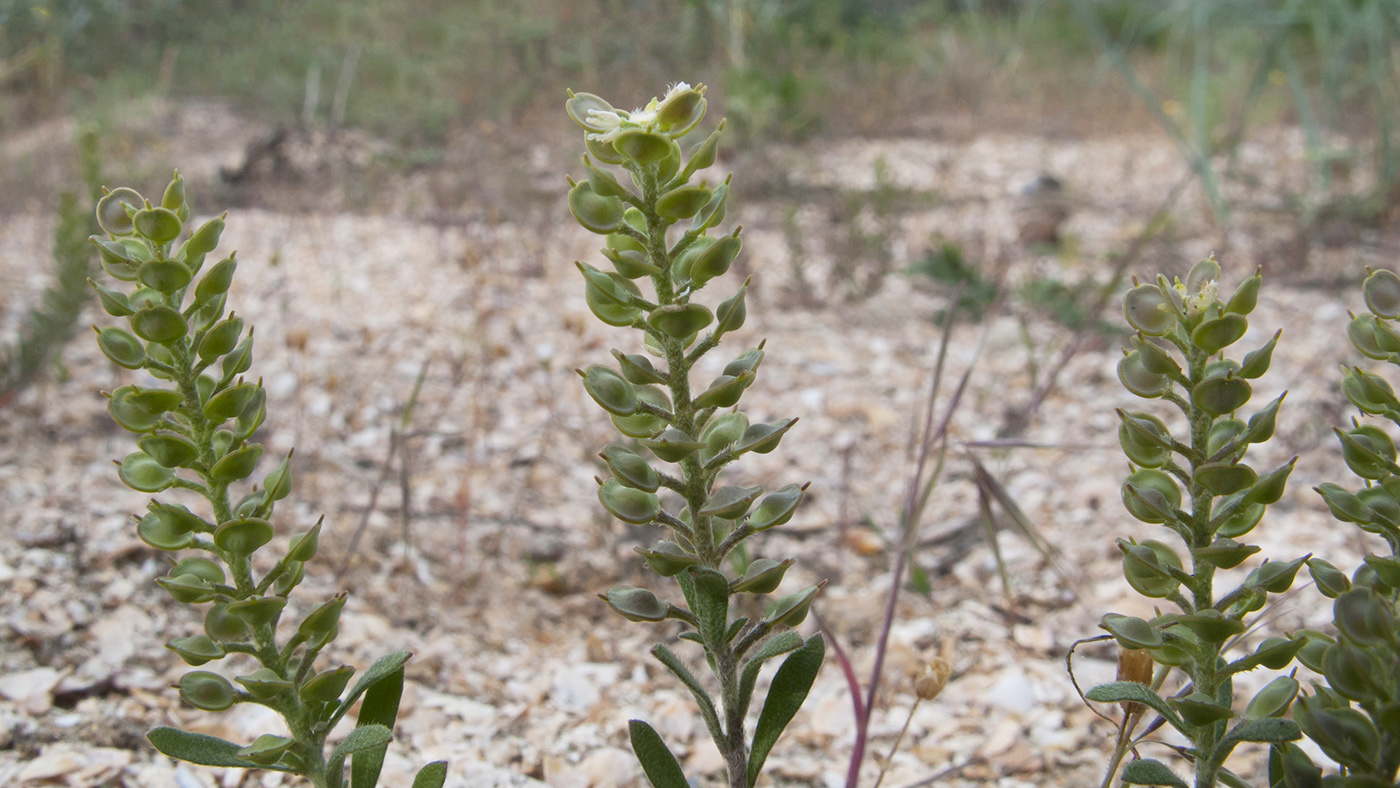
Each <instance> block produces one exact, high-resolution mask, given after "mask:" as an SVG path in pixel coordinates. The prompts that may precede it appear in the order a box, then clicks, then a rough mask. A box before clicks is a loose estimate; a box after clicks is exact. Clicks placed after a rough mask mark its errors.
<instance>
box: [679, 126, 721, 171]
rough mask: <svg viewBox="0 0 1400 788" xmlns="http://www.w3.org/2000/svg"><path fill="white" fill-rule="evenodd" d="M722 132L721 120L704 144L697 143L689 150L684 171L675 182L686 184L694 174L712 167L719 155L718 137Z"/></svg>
mask: <svg viewBox="0 0 1400 788" xmlns="http://www.w3.org/2000/svg"><path fill="white" fill-rule="evenodd" d="M723 131H724V121H722V120H721V121H720V122H719V125H718V126H716V127H715V130H714V131H712V132H710V136H708V137H706V138H705V141H704V142H701V143H698V144H696V145H695V146H694V147H692V148H691V149H690V152H689V154H688V155H687V156H686V162H685V169H683V170H681V173H680V176H679V177H678V178H677V179H676V182H679V183H687V182H689V181H690V178H691V176H693V175H695V173H697V172H699V171H700V170H704V169H708V168H709V167H711V166H712V165H714V163H715V158H716V157H717V156H718V155H719V137H720V134H721V132H723Z"/></svg>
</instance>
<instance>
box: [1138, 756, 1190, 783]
mask: <svg viewBox="0 0 1400 788" xmlns="http://www.w3.org/2000/svg"><path fill="white" fill-rule="evenodd" d="M1123 784H1124V785H1170V786H1172V788H1187V785H1186V781H1185V780H1183V779H1181V778H1180V777H1177V776H1176V773H1175V772H1173V771H1172V770H1171V769H1168V768H1167V765H1166V764H1164V763H1162V762H1161V761H1154V760H1152V759H1151V758H1143V759H1140V760H1136V761H1133V762H1132V763H1130V764H1128V765H1127V766H1125V767H1123Z"/></svg>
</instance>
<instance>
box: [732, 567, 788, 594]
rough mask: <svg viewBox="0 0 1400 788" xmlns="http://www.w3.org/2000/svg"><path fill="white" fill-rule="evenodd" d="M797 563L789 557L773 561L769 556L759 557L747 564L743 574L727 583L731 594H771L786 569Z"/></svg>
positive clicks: (778, 584)
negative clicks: (747, 566) (784, 559)
mask: <svg viewBox="0 0 1400 788" xmlns="http://www.w3.org/2000/svg"><path fill="white" fill-rule="evenodd" d="M795 563H797V561H796V560H794V559H792V558H789V559H787V560H786V561H774V560H773V559H771V558H759V559H756V560H754V561H753V562H752V563H750V564H749V568H748V569H747V570H746V571H745V572H744V576H743V577H741V578H739V579H738V580H735V581H734V582H732V583H730V584H729V593H731V594H771V593H773V592H774V591H777V590H778V586H780V585H782V582H783V576H784V575H786V574H787V570H788V569H789V568H791V567H792V565H793V564H795Z"/></svg>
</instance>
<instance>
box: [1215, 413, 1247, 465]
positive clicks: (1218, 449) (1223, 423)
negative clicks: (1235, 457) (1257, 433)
mask: <svg viewBox="0 0 1400 788" xmlns="http://www.w3.org/2000/svg"><path fill="white" fill-rule="evenodd" d="M1246 429H1247V427H1246V426H1245V423H1244V422H1242V421H1240V420H1239V419H1217V420H1216V422H1215V423H1214V424H1212V425H1211V426H1210V432H1209V433H1207V435H1206V456H1207V457H1217V456H1220V457H1223V456H1226V455H1227V454H1233V453H1234V452H1235V451H1237V450H1238V449H1240V448H1241V446H1239V445H1236V441H1237V440H1238V439H1239V438H1240V437H1241V436H1243V435H1244V433H1245V430H1246Z"/></svg>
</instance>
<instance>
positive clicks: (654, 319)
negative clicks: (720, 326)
mask: <svg viewBox="0 0 1400 788" xmlns="http://www.w3.org/2000/svg"><path fill="white" fill-rule="evenodd" d="M714 319H715V316H714V313H712V312H711V311H710V308H709V307H707V306H705V305H704V304H671V305H667V306H661V307H657V308H656V309H653V310H652V311H651V315H650V316H649V317H648V318H647V323H648V324H649V325H650V326H651V327H652V328H654V329H656V330H657V331H660V332H661V333H663V334H665V335H667V336H669V337H671V338H673V339H685V338H686V337H689V336H693V335H694V334H695V333H696V332H697V331H700V330H702V329H704V328H705V327H706V326H708V325H709V324H710V323H712V322H714Z"/></svg>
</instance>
